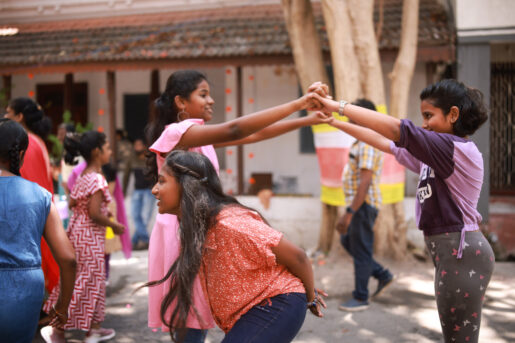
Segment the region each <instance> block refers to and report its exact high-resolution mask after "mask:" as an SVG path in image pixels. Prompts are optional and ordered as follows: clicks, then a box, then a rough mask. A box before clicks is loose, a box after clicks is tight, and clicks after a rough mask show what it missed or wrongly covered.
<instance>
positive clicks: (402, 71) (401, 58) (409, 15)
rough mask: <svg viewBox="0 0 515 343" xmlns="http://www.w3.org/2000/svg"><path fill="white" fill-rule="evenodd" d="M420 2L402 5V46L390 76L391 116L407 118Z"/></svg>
mask: <svg viewBox="0 0 515 343" xmlns="http://www.w3.org/2000/svg"><path fill="white" fill-rule="evenodd" d="M418 8H419V0H410V1H404V2H403V4H402V27H401V30H402V31H401V46H400V48H399V55H398V56H397V59H396V60H395V65H394V66H393V71H392V73H391V74H390V79H391V92H390V99H391V100H390V114H391V115H392V116H395V117H397V118H406V113H407V111H408V96H409V88H410V84H411V79H412V78H413V72H414V70H415V63H416V60H417V43H418V16H419V13H418V12H419V11H418Z"/></svg>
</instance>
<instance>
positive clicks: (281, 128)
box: [215, 112, 332, 148]
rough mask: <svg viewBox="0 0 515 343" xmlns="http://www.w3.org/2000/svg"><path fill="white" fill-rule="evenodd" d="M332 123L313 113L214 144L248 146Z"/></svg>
mask: <svg viewBox="0 0 515 343" xmlns="http://www.w3.org/2000/svg"><path fill="white" fill-rule="evenodd" d="M331 121H332V117H330V116H327V115H325V114H324V113H322V112H313V113H311V114H309V115H307V116H305V117H301V118H295V119H289V120H284V121H280V122H278V123H274V124H272V125H270V126H267V127H265V128H264V129H262V130H259V131H258V132H256V133H253V134H251V135H250V136H247V137H245V138H243V139H238V140H235V141H229V142H224V143H219V144H215V147H216V148H220V147H224V146H229V145H241V144H250V143H256V142H260V141H263V140H265V139H270V138H274V137H277V136H280V135H282V134H284V133H287V132H290V131H293V130H296V129H299V128H301V127H304V126H311V125H316V124H322V123H330V122H331Z"/></svg>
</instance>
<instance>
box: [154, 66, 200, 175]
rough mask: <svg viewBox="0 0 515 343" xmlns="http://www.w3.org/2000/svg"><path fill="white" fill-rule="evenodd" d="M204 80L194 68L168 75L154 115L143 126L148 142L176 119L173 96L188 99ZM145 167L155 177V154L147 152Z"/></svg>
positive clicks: (157, 100) (176, 110) (155, 138)
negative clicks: (145, 125) (144, 126)
mask: <svg viewBox="0 0 515 343" xmlns="http://www.w3.org/2000/svg"><path fill="white" fill-rule="evenodd" d="M204 80H206V81H207V78H206V75H204V74H203V73H201V72H199V71H196V70H179V71H176V72H175V73H173V74H172V75H170V77H169V78H168V80H167V81H166V88H165V91H164V92H163V94H161V96H160V97H159V98H157V99H156V101H155V108H156V115H155V116H154V118H153V119H152V121H150V122H149V123H148V125H147V127H146V128H145V136H146V140H147V143H148V144H152V143H154V142H155V141H156V140H157V139H158V138H159V136H160V135H161V133H163V131H164V129H165V127H166V125H169V124H172V123H175V122H177V121H178V119H179V118H178V116H177V115H178V113H179V110H178V108H177V107H176V106H175V97H176V96H177V95H178V96H180V97H182V98H184V99H189V97H190V95H191V93H193V91H195V89H197V87H198V85H199V84H200V83H201V82H202V81H204ZM147 167H148V174H149V176H152V177H153V178H154V179H155V178H156V177H157V164H156V156H155V154H153V153H149V154H147Z"/></svg>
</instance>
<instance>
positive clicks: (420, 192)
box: [417, 183, 433, 204]
mask: <svg viewBox="0 0 515 343" xmlns="http://www.w3.org/2000/svg"><path fill="white" fill-rule="evenodd" d="M431 195H433V192H432V191H431V185H430V184H429V183H428V184H427V185H426V186H425V187H420V188H419V189H417V198H418V201H419V202H420V203H421V204H423V203H424V201H425V200H426V199H429V198H430V197H431Z"/></svg>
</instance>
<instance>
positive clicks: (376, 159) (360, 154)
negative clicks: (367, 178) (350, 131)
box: [343, 141, 383, 209]
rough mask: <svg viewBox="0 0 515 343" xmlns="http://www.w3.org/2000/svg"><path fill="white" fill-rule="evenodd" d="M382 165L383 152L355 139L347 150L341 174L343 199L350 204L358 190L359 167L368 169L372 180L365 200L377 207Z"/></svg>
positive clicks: (379, 196)
mask: <svg viewBox="0 0 515 343" xmlns="http://www.w3.org/2000/svg"><path fill="white" fill-rule="evenodd" d="M382 166H383V153H382V152H381V151H379V150H377V149H375V148H373V147H371V146H370V145H367V144H365V143H363V142H360V141H355V142H354V143H353V144H352V147H351V148H350V151H349V162H348V163H347V166H346V167H345V171H344V174H343V190H344V192H345V200H346V202H347V205H350V204H351V202H352V199H354V196H355V195H356V193H357V192H358V185H359V179H360V173H361V169H368V170H371V171H372V172H373V174H372V182H371V183H370V186H369V187H368V192H367V196H366V197H365V201H366V202H367V203H368V204H369V205H371V206H373V207H375V208H377V209H378V208H379V205H381V190H380V189H379V181H380V179H381V168H382Z"/></svg>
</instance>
